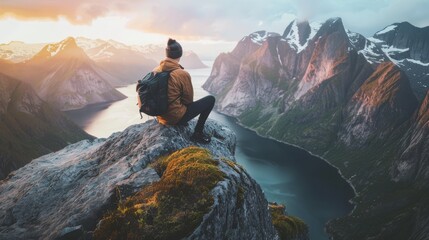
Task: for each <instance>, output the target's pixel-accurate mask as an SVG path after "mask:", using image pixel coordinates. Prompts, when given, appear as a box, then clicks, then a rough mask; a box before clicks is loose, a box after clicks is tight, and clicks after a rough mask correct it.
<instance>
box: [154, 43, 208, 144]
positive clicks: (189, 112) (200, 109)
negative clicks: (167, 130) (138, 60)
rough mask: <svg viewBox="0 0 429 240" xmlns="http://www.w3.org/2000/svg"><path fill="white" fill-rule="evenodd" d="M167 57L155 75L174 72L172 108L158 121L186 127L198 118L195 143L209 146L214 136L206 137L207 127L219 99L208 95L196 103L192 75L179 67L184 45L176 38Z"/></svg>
mask: <svg viewBox="0 0 429 240" xmlns="http://www.w3.org/2000/svg"><path fill="white" fill-rule="evenodd" d="M165 53H166V58H165V59H164V60H163V61H161V63H160V64H159V66H158V67H156V68H155V69H154V72H162V71H171V72H170V79H169V80H168V102H169V103H170V104H169V106H168V110H167V113H166V114H164V115H161V116H158V117H157V118H158V122H159V123H161V124H163V125H182V126H186V125H187V124H188V121H189V120H191V119H193V118H195V117H196V116H197V115H199V117H198V122H197V125H196V126H195V130H194V133H193V134H192V136H191V140H192V141H194V142H199V143H209V142H210V137H209V136H208V135H206V134H204V124H205V122H206V120H207V118H208V116H209V114H210V112H211V111H212V109H213V106H214V104H215V98H214V97H213V96H206V97H204V98H201V99H200V100H198V101H195V102H194V90H193V87H192V82H191V75H189V73H188V72H187V71H185V70H184V68H183V67H182V66H181V65H180V64H179V62H180V57H182V53H183V52H182V46H181V45H180V44H179V43H178V42H177V41H176V40H174V39H171V38H170V39H168V43H167V47H166V49H165Z"/></svg>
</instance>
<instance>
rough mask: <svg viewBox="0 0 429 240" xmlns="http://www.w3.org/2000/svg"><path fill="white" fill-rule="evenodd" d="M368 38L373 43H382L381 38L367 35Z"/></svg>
mask: <svg viewBox="0 0 429 240" xmlns="http://www.w3.org/2000/svg"><path fill="white" fill-rule="evenodd" d="M368 40H369V41H371V42H374V43H384V41H383V40H380V39H378V38H375V37H369V38H368Z"/></svg>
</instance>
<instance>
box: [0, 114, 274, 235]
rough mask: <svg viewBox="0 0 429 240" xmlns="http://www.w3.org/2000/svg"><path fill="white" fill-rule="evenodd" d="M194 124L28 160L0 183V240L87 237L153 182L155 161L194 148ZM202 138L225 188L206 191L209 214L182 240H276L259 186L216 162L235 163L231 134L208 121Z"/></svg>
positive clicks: (147, 128) (150, 126) (134, 130)
mask: <svg viewBox="0 0 429 240" xmlns="http://www.w3.org/2000/svg"><path fill="white" fill-rule="evenodd" d="M194 124H195V122H191V124H190V126H188V127H165V126H162V125H159V124H158V123H156V122H155V121H149V122H146V123H143V124H139V125H134V126H130V127H129V128H127V129H126V130H124V131H123V132H119V133H114V134H112V135H111V136H110V137H109V138H107V139H95V140H84V141H81V142H78V143H76V144H73V145H70V146H68V147H66V148H64V149H62V150H60V151H58V152H56V153H52V154H49V155H45V156H43V157H40V158H38V159H35V160H33V161H32V162H31V163H29V164H28V165H26V166H25V167H23V168H21V169H19V170H17V171H15V172H13V173H12V174H11V175H9V177H8V178H7V179H5V180H3V181H2V182H0V202H1V204H0V238H2V239H29V238H35V239H54V238H57V237H64V236H65V235H67V234H70V235H72V234H77V235H79V234H90V232H88V231H92V230H93V229H94V228H95V227H96V224H97V222H98V221H99V220H100V218H101V216H102V215H103V214H104V213H106V210H107V209H112V207H113V208H114V207H115V206H116V203H117V201H118V199H125V198H126V197H127V196H131V195H132V194H134V193H136V192H138V191H140V190H141V189H142V188H144V187H145V186H148V185H149V184H151V183H154V182H157V181H159V179H160V177H159V175H158V173H157V172H156V171H155V170H154V168H153V164H152V163H154V162H155V161H156V160H157V159H159V157H161V156H164V155H166V154H167V155H168V154H170V153H172V152H174V151H176V150H179V149H182V148H185V147H189V146H191V145H194V143H192V142H190V140H189V136H190V135H191V131H192V130H191V129H192V126H193V125H194ZM206 131H207V132H209V133H211V134H212V135H213V138H212V142H211V143H210V144H208V145H204V146H203V147H205V148H206V149H207V150H208V151H209V152H210V153H211V154H212V156H213V158H214V159H217V161H219V163H218V168H219V170H220V171H222V172H223V176H224V180H222V181H220V182H218V183H217V184H216V186H215V187H214V189H213V190H212V191H211V193H212V194H213V198H214V203H213V206H212V207H211V208H210V211H209V212H208V213H207V214H206V215H204V218H203V221H202V222H201V224H199V226H198V227H197V228H196V229H195V231H193V233H192V234H191V235H189V237H188V238H189V239H217V238H218V237H219V238H225V237H228V238H229V239H277V238H278V235H277V232H276V230H275V229H274V226H273V224H272V222H271V217H270V215H269V214H270V213H269V212H268V208H267V206H268V203H267V201H266V200H265V198H264V195H263V193H262V190H261V188H260V187H259V185H258V184H257V183H256V182H255V181H254V180H253V179H252V178H251V177H250V176H249V175H248V174H247V173H246V172H245V170H244V169H242V168H241V167H239V166H238V165H236V164H235V163H233V162H230V163H228V161H227V160H223V159H230V160H234V151H235V135H234V133H233V132H232V131H231V130H229V129H227V128H225V127H224V126H221V125H219V124H217V123H216V122H213V121H209V122H208V123H207V124H206ZM173 174H174V173H173Z"/></svg>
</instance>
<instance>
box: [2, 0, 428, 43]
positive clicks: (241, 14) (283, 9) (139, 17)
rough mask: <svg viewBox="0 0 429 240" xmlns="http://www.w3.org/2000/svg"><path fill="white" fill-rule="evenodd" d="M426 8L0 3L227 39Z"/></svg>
mask: <svg viewBox="0 0 429 240" xmlns="http://www.w3.org/2000/svg"><path fill="white" fill-rule="evenodd" d="M427 9H429V1H427V0H407V1H403V0H380V1H372V0H343V1H338V0H267V1H261V0H235V1H230V0H205V1H197V0H180V1H171V0H156V1H149V0H133V1H131V0H130V1H123V0H111V1H105V0H64V1H54V0H37V1H35V0H34V1H31V0H1V1H0V17H5V16H14V17H15V18H21V19H41V18H43V19H60V18H65V19H67V20H68V21H69V22H71V23H73V24H90V23H92V22H93V21H94V20H95V19H98V18H102V17H105V16H120V17H124V18H126V19H128V23H127V27H128V28H130V29H135V30H139V31H142V32H146V33H159V34H164V35H168V36H172V37H176V38H182V39H211V40H228V41H236V40H238V39H240V38H241V37H242V36H243V35H247V34H249V33H251V32H254V31H258V30H268V31H276V32H279V33H282V32H283V30H284V28H285V27H286V26H287V25H288V24H289V22H290V21H292V20H293V19H295V18H298V19H301V20H302V19H308V20H310V21H313V20H318V21H324V20H326V19H328V18H330V17H341V18H342V19H343V22H344V24H345V27H346V28H349V29H350V30H352V31H356V32H359V33H362V34H364V35H366V36H369V35H372V34H373V33H375V32H376V31H377V30H380V29H382V28H384V27H385V26H387V25H389V24H392V23H394V22H401V21H409V22H411V23H412V24H415V25H417V26H427V25H429V19H428V18H427V17H426V16H427V13H426V10H427ZM106 27H107V28H108V26H106Z"/></svg>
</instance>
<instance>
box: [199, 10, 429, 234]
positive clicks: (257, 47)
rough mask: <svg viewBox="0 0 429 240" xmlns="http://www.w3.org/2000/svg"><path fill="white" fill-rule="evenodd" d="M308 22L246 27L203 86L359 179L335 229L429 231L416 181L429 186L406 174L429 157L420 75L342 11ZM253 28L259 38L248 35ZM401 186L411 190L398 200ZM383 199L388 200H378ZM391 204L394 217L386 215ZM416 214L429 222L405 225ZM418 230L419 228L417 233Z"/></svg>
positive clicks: (231, 108) (243, 116) (246, 120)
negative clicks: (281, 27) (275, 29)
mask: <svg viewBox="0 0 429 240" xmlns="http://www.w3.org/2000/svg"><path fill="white" fill-rule="evenodd" d="M310 25H311V24H309V23H308V22H301V23H299V24H296V21H294V22H292V23H291V24H289V25H288V27H287V28H286V29H285V33H284V34H283V35H282V36H279V35H278V34H275V33H272V34H271V35H272V37H268V36H267V37H261V35H263V36H266V35H267V34H265V32H263V31H260V32H255V33H252V34H250V35H248V36H246V37H244V38H243V39H242V40H241V41H239V42H238V43H237V46H236V47H235V48H234V50H233V51H232V52H231V53H223V54H221V55H219V56H218V58H217V59H216V60H215V63H214V66H213V69H212V73H211V75H210V77H209V78H208V79H207V81H206V82H205V83H204V85H203V88H205V89H206V90H208V91H209V92H211V93H213V94H214V95H215V96H217V98H218V102H217V106H216V107H217V109H218V110H219V111H220V112H222V113H224V114H227V115H230V116H234V117H236V118H237V119H238V121H239V122H240V123H241V124H243V125H245V126H246V127H250V128H251V129H253V130H255V131H256V132H257V133H258V134H260V135H262V136H268V137H272V138H275V139H277V140H280V141H283V142H286V143H291V144H294V145H298V146H301V147H303V148H305V149H307V150H309V151H311V152H312V153H315V154H317V155H319V156H321V157H323V158H324V159H327V160H328V161H329V162H330V163H332V164H333V165H335V166H337V167H338V168H339V169H340V170H341V172H342V173H343V175H344V176H345V177H346V178H348V179H349V180H350V181H351V183H352V184H353V185H354V187H355V188H356V190H357V193H358V195H357V196H356V197H355V198H354V199H353V202H354V203H355V204H356V205H357V207H356V209H355V210H354V211H353V213H352V214H351V215H349V216H345V217H343V218H339V219H336V220H333V221H331V222H330V223H329V225H328V228H327V229H328V232H329V233H330V234H331V235H332V236H333V238H334V239H366V238H371V237H373V238H378V239H380V238H382V239H397V237H398V236H401V237H403V238H402V239H424V237H423V236H426V235H427V234H429V229H427V228H425V227H423V225H424V224H423V223H424V222H425V221H426V220H425V218H424V217H418V216H419V213H422V212H425V211H427V209H426V208H425V207H422V206H424V203H425V197H424V196H421V197H419V196H418V192H419V190H418V189H419V188H421V187H423V186H424V188H426V187H428V186H427V184H426V185H425V184H423V185H420V187H419V188H417V187H414V186H413V187H412V188H410V189H409V190H407V189H406V188H403V185H401V184H403V183H404V182H406V181H399V179H401V176H402V175H403V176H412V174H413V171H414V170H413V169H416V168H417V167H418V166H425V165H424V164H423V163H425V162H426V161H425V160H424V156H426V155H424V154H425V153H424V150H423V149H424V146H426V142H425V141H424V139H425V136H427V135H426V130H425V129H426V128H427V127H424V128H422V129H418V128H415V127H413V126H415V124H414V122H416V121H417V120H416V116H417V115H418V114H417V111H419V109H422V108H423V109H424V105H422V102H421V101H419V100H420V98H419V100H418V99H417V98H416V96H415V90H416V88H415V85H411V86H414V87H413V88H411V87H410V78H411V79H415V78H413V77H414V76H410V72H407V71H404V70H403V68H404V66H403V65H401V64H398V62H397V61H396V62H395V61H391V60H390V59H391V56H389V53H388V52H386V51H385V49H383V48H382V46H380V44H379V43H378V42H377V41H376V40H372V39H367V38H365V37H363V36H362V35H360V34H358V33H352V32H350V31H348V30H346V29H345V27H344V25H343V23H342V21H341V19H340V18H331V19H328V20H327V21H325V22H324V23H323V24H321V25H320V27H319V28H318V29H316V28H314V30H317V32H316V31H315V32H314V33H312V31H313V30H309V29H311V27H310ZM314 26H316V25H314ZM317 26H319V25H317ZM300 30H302V31H303V32H302V33H300ZM313 34H314V36H313V37H311V36H312V35H313ZM252 36H259V37H257V38H256V39H258V41H253V42H252V41H249V40H248V39H252ZM285 36H287V37H288V38H289V39H285V38H284V37H285ZM411 82H412V81H411ZM413 90H414V91H413ZM426 101H427V100H425V101H424V102H426ZM424 111H425V110H420V112H424ZM422 119H425V118H422ZM423 121H424V120H423ZM413 129H416V130H415V131H413ZM417 142H419V144H417V145H416V143H417ZM407 144H408V145H409V147H408V148H407V149H408V150H407V151H406V152H407V154H405V155H404V156H403V157H402V158H401V157H400V156H401V151H404V149H405V148H406V147H407ZM419 156H423V158H420V157H419ZM400 159H402V160H400ZM407 166H408V167H407ZM423 169H424V170H422V174H421V175H420V176H425V174H426V169H427V168H426V167H424V168H423ZM395 179H396V180H395ZM404 179H407V178H406V177H404ZM423 179H424V178H423ZM407 183H408V184H416V185H417V182H416V181H414V182H413V181H412V180H410V181H408V182H407ZM383 188H384V189H386V190H385V191H381V189H383ZM387 189H388V190H387ZM401 191H409V194H408V195H406V196H402V198H403V199H402V202H401V204H399V203H398V202H400V201H401V200H400V199H399V198H400V197H397V196H401V195H400V193H401ZM392 195H395V196H396V197H394V198H392V197H391V196H392ZM389 197H390V198H389ZM380 199H381V200H382V201H385V203H386V205H382V204H374V202H379V201H380ZM391 205H392V206H395V207H390V206H391ZM413 206H414V208H415V209H416V210H413V211H407V209H410V208H412V207H413ZM417 206H419V207H417ZM366 209H371V211H372V212H370V213H368V212H367V211H366ZM389 211H390V214H391V216H392V218H394V219H395V222H394V223H391V222H390V220H391V219H385V216H388V214H389ZM377 214H378V215H377ZM374 219H383V220H380V221H374ZM410 219H414V220H415V221H419V223H418V224H419V226H421V227H420V228H418V229H417V228H416V229H413V228H411V227H409V225H406V224H408V223H409V221H414V220H410ZM416 219H418V220H416ZM362 223H368V224H367V225H365V224H362ZM402 225H404V227H402V228H401V226H402ZM405 225H406V226H405ZM354 226H359V227H354ZM399 229H402V230H399ZM398 231H401V233H400V234H399V232H398ZM416 232H420V233H421V234H420V235H419V238H412V237H410V236H411V235H412V236H417V235H414V233H416Z"/></svg>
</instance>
